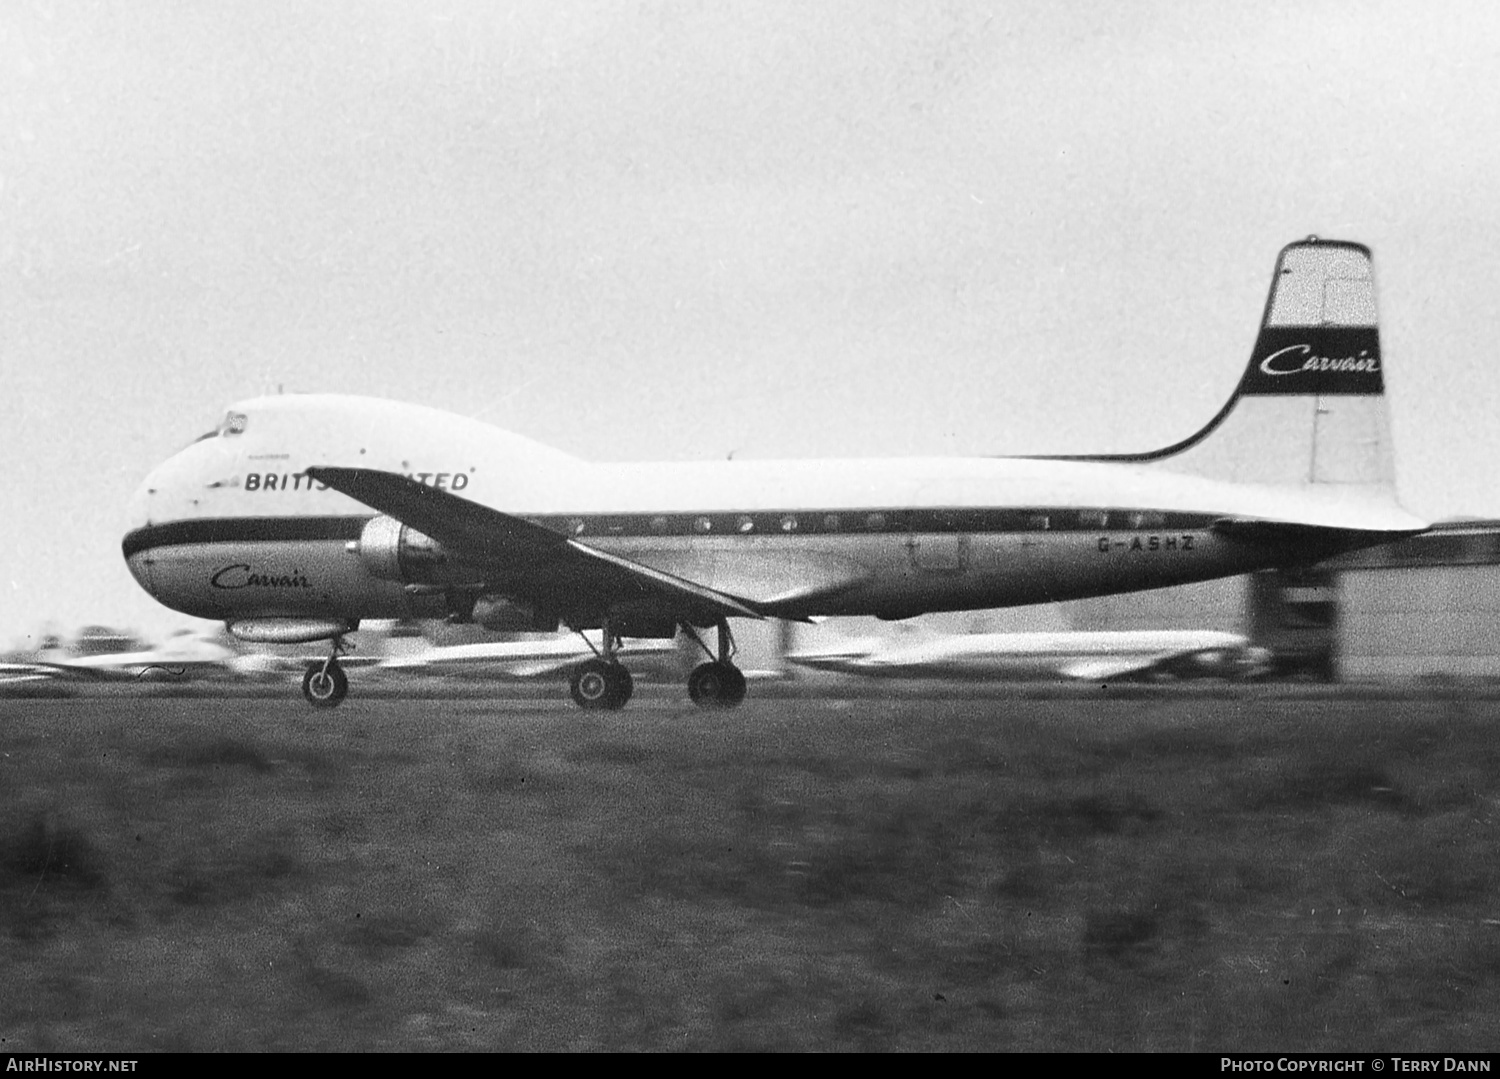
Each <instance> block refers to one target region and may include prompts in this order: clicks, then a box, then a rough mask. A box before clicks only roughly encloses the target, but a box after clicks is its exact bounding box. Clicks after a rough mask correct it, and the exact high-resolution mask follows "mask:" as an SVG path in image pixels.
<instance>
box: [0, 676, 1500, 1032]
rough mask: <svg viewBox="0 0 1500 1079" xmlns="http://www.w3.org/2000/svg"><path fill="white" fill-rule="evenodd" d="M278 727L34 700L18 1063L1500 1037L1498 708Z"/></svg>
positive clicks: (1185, 706) (1229, 708)
mask: <svg viewBox="0 0 1500 1079" xmlns="http://www.w3.org/2000/svg"><path fill="white" fill-rule="evenodd" d="M275 689H276V692H277V694H278V695H277V696H276V697H268V696H262V695H260V693H261V691H259V690H256V691H255V692H256V695H254V696H239V697H232V698H216V697H212V696H192V695H187V692H188V691H185V690H182V689H180V688H179V687H171V686H168V687H149V688H147V687H131V691H129V692H127V691H122V690H120V689H116V688H110V689H108V690H91V691H90V693H89V695H87V696H83V697H75V698H70V699H37V700H23V699H11V698H0V912H3V930H4V935H3V941H4V944H3V947H4V955H5V961H6V965H7V968H8V970H9V971H10V972H11V974H10V980H9V984H10V986H11V987H12V991H10V992H8V993H6V994H5V995H4V996H3V998H0V1036H3V1037H4V1038H5V1039H6V1041H7V1045H8V1046H11V1047H14V1049H13V1051H17V1052H28V1051H33V1050H46V1049H55V1050H75V1051H84V1050H89V1049H101V1048H106V1047H107V1048H117V1049H121V1050H131V1051H134V1050H150V1049H203V1050H206V1049H257V1048H268V1049H393V1048H409V1049H518V1050H519V1049H533V1050H559V1049H605V1050H626V1049H720V1050H723V1049H778V1048H780V1049H835V1050H837V1049H867V1050H883V1049H919V1050H921V1049H925V1050H942V1049H960V1050H962V1049H973V1050H980V1049H1057V1048H1077V1049H1095V1050H1103V1049H1116V1050H1128V1049H1197V1050H1231V1049H1238V1050H1252V1049H1264V1048H1274V1049H1279V1050H1283V1051H1287V1050H1295V1049H1307V1050H1331V1049H1337V1048H1360V1049H1362V1050H1365V1051H1371V1050H1377V1049H1390V1050H1396V1049H1406V1050H1417V1049H1442V1050H1444V1051H1457V1050H1462V1049H1466V1048H1468V1049H1476V1050H1477V1049H1483V1048H1487V1047H1491V1046H1493V1044H1494V1043H1495V1041H1496V1034H1497V1033H1500V1030H1497V1025H1500V1021H1497V1020H1496V1018H1495V1017H1496V1016H1497V1015H1500V1000H1497V999H1496V997H1497V996H1500V989H1497V988H1496V986H1495V983H1494V979H1493V977H1492V976H1491V972H1492V971H1493V969H1494V968H1495V964H1496V963H1497V962H1500V924H1497V919H1500V913H1497V912H1496V911H1495V910H1494V909H1493V907H1492V903H1491V897H1492V896H1493V895H1494V894H1495V890H1496V885H1497V884H1500V879H1497V878H1500V868H1497V866H1496V863H1495V858H1494V855H1493V848H1494V836H1495V829H1496V827H1497V824H1500V821H1497V813H1496V807H1497V806H1500V800H1497V799H1500V784H1497V781H1496V779H1495V776H1496V774H1497V769H1496V767H1495V765H1496V764H1497V763H1500V762H1497V760H1496V757H1497V754H1496V750H1495V749H1494V747H1493V737H1492V732H1493V729H1494V723H1495V721H1496V719H1497V718H1500V717H1497V714H1496V713H1497V710H1500V703H1497V702H1496V701H1495V700H1494V699H1491V698H1489V697H1488V696H1484V695H1480V694H1478V693H1469V694H1465V693H1459V692H1456V691H1455V690H1454V689H1453V688H1452V687H1439V690H1438V691H1436V692H1434V693H1433V694H1430V695H1423V694H1421V693H1419V692H1416V691H1415V690H1402V691H1399V692H1384V693H1383V694H1376V693H1374V692H1373V691H1368V690H1367V691H1363V692H1357V693H1343V694H1340V693H1335V692H1333V691H1330V690H1327V689H1326V688H1323V687H1313V688H1288V687H1263V686H1255V687H1250V688H1248V689H1244V690H1239V689H1231V688H1226V687H1223V686H1219V687H1214V688H1203V687H1198V688H1192V689H1189V688H1181V689H1169V690H1167V691H1165V692H1160V691H1152V692H1146V691H1137V690H1136V689H1133V688H1132V689H1128V690H1127V689H1121V690H1118V691H1110V692H1106V691H1103V690H1097V688H1096V690H1095V691H1093V692H1084V693H1078V692H1074V693H1073V694H1072V695H1071V696H1059V695H1055V694H1053V695H1048V694H1047V693H1043V692H1041V691H1040V690H1038V691H1034V692H1033V691H1024V692H1017V691H1015V689H1014V687H1012V688H1011V690H1010V691H1009V692H1006V693H1001V692H998V691H994V690H991V691H988V692H986V693H985V694H982V695H980V694H978V693H977V692H976V691H975V690H973V689H972V687H971V688H970V689H969V690H967V691H965V692H966V693H967V695H966V696H959V695H957V694H958V693H959V691H958V690H953V691H952V692H951V694H950V695H947V696H940V695H936V694H933V693H930V692H929V693H925V694H923V693H919V692H918V691H917V690H912V689H904V690H901V691H900V692H894V693H893V692H892V691H891V689H890V687H889V686H885V687H882V689H881V693H880V694H879V695H876V694H871V695H869V696H862V697H858V698H849V697H843V698H833V699H830V698H817V697H804V696H796V695H793V694H791V693H790V692H788V691H786V689H785V687H782V688H781V689H780V690H777V689H769V688H768V689H767V691H766V692H765V693H764V695H761V694H760V692H759V691H760V689H761V687H754V688H753V689H752V699H751V700H750V701H748V702H747V703H746V705H745V706H744V707H743V708H741V709H738V710H736V711H733V712H728V713H704V712H700V711H699V710H698V709H696V708H694V707H693V706H692V705H691V704H689V703H688V702H687V701H686V700H685V699H683V698H682V696H681V694H680V690H679V689H678V688H677V687H670V692H669V691H668V689H667V688H663V689H661V690H657V689H655V688H651V689H648V690H647V691H646V692H644V693H642V694H640V695H639V696H638V699H637V700H634V701H632V703H631V705H630V706H629V708H627V709H626V710H625V711H623V712H620V713H607V714H597V713H595V714H585V713H582V712H580V711H578V710H577V709H576V708H574V707H573V706H572V705H571V703H568V702H566V687H563V686H546V687H535V688H531V689H529V690H528V691H527V692H526V693H525V694H524V695H523V694H521V693H519V692H508V693H506V694H502V695H495V694H483V693H479V692H476V691H472V690H470V691H466V692H464V693H461V694H456V695H455V696H454V697H453V698H450V699H443V698H437V697H424V698H422V699H414V698H412V697H410V696H387V695H385V694H384V693H383V692H375V691H372V692H370V693H366V694H363V695H361V694H360V692H359V687H356V691H355V694H354V695H352V696H351V697H350V699H349V701H348V702H346V704H345V705H344V706H342V707H341V708H339V709H337V710H335V711H332V712H314V711H312V710H311V709H308V708H306V706H305V705H303V704H302V702H301V701H300V698H296V697H295V694H296V690H295V689H294V688H289V687H275ZM1112 694H1113V695H1112Z"/></svg>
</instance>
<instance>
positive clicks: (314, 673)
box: [302, 657, 349, 708]
mask: <svg viewBox="0 0 1500 1079" xmlns="http://www.w3.org/2000/svg"><path fill="white" fill-rule="evenodd" d="M302 695H303V696H304V697H306V698H307V703H308V704H310V705H312V706H313V707H314V708H334V707H337V706H338V703H339V702H340V701H342V700H343V699H344V698H345V697H347V696H348V695H349V676H348V675H347V674H345V673H344V668H343V667H341V666H339V661H338V660H336V659H333V658H332V657H330V658H329V659H328V662H326V663H314V664H311V665H310V666H309V667H308V668H307V673H306V674H304V675H303V676H302Z"/></svg>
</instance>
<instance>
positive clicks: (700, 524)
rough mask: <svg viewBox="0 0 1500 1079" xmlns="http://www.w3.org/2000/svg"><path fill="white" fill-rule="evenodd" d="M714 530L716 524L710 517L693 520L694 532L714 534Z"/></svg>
mask: <svg viewBox="0 0 1500 1079" xmlns="http://www.w3.org/2000/svg"><path fill="white" fill-rule="evenodd" d="M713 530H714V522H713V520H712V518H709V517H694V518H693V531H694V532H699V533H703V532H712V531H713Z"/></svg>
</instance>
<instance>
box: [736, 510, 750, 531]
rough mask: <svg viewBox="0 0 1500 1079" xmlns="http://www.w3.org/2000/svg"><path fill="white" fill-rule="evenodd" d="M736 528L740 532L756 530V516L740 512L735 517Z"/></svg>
mask: <svg viewBox="0 0 1500 1079" xmlns="http://www.w3.org/2000/svg"><path fill="white" fill-rule="evenodd" d="M734 530H735V531H736V532H740V533H745V532H754V531H755V518H753V517H751V516H750V515H749V514H747V513H742V514H740V515H739V516H738V517H736V518H735V519H734Z"/></svg>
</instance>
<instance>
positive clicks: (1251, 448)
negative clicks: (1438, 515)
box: [1092, 237, 1394, 492]
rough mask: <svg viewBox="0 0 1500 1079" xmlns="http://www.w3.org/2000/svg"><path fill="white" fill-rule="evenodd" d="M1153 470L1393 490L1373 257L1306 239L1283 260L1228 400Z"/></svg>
mask: <svg viewBox="0 0 1500 1079" xmlns="http://www.w3.org/2000/svg"><path fill="white" fill-rule="evenodd" d="M1092 459H1093V460H1113V461H1136V462H1142V463H1145V462H1160V463H1161V465H1162V467H1164V468H1168V469H1171V470H1173V471H1177V472H1187V473H1192V474H1194V475H1202V476H1209V477H1212V478H1215V479H1225V480H1233V481H1237V482H1241V483H1264V484H1277V485H1307V484H1333V485H1344V486H1350V487H1363V488H1384V489H1387V490H1391V491H1392V492H1393V490H1394V469H1393V465H1392V458H1391V437H1390V419H1389V414H1388V411H1387V408H1386V399H1385V371H1384V360H1383V357H1382V355H1381V351H1380V330H1379V327H1378V323H1377V319H1376V314H1375V282H1374V276H1373V274H1372V272H1371V259H1370V251H1369V248H1367V247H1364V246H1362V245H1360V244H1355V243H1347V242H1343V241H1337V240H1320V239H1318V238H1316V237H1310V238H1308V239H1306V240H1301V241H1298V242H1297V243H1293V244H1289V245H1288V246H1287V247H1285V248H1283V249H1282V252H1281V255H1280V257H1279V258H1278V259H1277V262H1276V274H1275V277H1274V278H1273V280H1272V282H1271V292H1270V296H1269V298H1268V299H1267V301H1266V309H1265V314H1264V316H1263V317H1262V319H1261V326H1260V334H1259V335H1258V336H1257V338H1256V340H1255V348H1254V350H1253V351H1252V352H1251V355H1250V362H1249V364H1248V365H1247V366H1246V368H1245V373H1244V376H1243V377H1242V378H1241V379H1240V383H1239V386H1238V387H1237V388H1236V389H1235V392H1234V396H1233V397H1231V398H1230V400H1229V402H1228V403H1227V404H1225V406H1224V408H1223V409H1221V410H1220V412H1219V414H1218V415H1217V416H1215V417H1214V418H1213V420H1212V421H1210V422H1209V424H1208V425H1207V426H1206V427H1204V428H1203V429H1202V430H1200V431H1199V432H1197V433H1196V434H1195V435H1193V436H1192V437H1191V438H1187V439H1184V440H1183V441H1182V442H1179V443H1176V444H1175V445H1172V446H1167V447H1165V448H1163V449H1160V450H1155V451H1153V452H1151V453H1143V454H1128V455H1118V456H1114V455H1111V456H1108V457H1095V458H1092Z"/></svg>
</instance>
